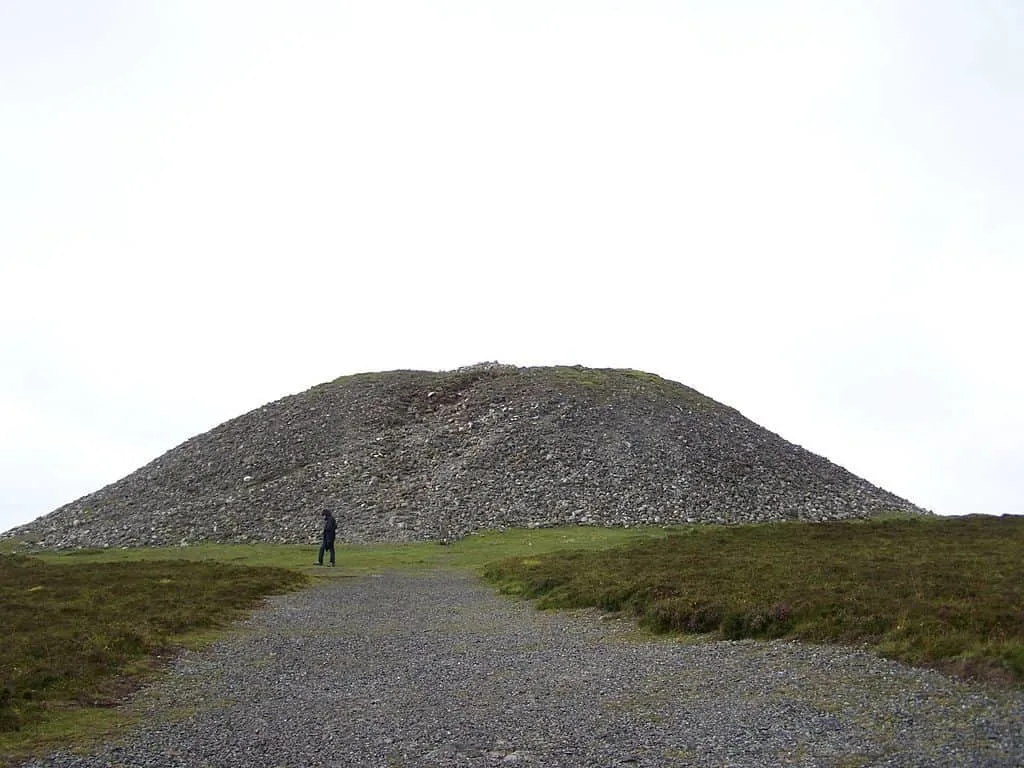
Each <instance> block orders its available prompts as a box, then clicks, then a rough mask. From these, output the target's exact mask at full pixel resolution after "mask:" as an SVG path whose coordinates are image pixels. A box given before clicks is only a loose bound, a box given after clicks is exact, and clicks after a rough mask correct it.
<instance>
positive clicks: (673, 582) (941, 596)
mask: <svg viewBox="0 0 1024 768" xmlns="http://www.w3.org/2000/svg"><path fill="white" fill-rule="evenodd" d="M484 573H485V576H486V577H487V578H488V579H489V580H491V581H492V582H495V583H497V584H498V585H499V586H500V587H501V589H502V590H503V591H504V592H506V593H509V594H515V595H520V596H523V597H529V598H535V599H537V601H538V605H539V606H540V607H542V608H577V607H585V606H595V607H599V608H602V609H604V610H607V611H623V612H626V613H628V614H630V615H633V616H635V617H636V618H637V619H638V620H639V622H640V624H641V625H642V626H645V627H647V628H649V629H651V630H653V631H655V632H662V633H667V632H675V633H711V634H713V635H715V636H718V637H721V638H725V639H741V638H751V637H752V638H778V637H786V638H794V639H799V640H804V641H809V642H816V643H843V644H851V645H867V646H869V647H871V648H873V649H874V650H876V651H877V652H879V653H880V654H882V655H885V656H888V657H890V658H894V659H899V660H901V661H905V662H908V663H911V664H918V665H929V666H936V667H940V668H942V669H944V670H946V671H949V672H954V673H957V674H962V675H971V676H977V677H983V678H986V679H989V680H992V681H999V682H1005V683H1010V684H1015V685H1021V684H1024V517H1009V516H1007V517H1002V518H993V517H980V516H979V517H962V518H936V519H928V518H920V519H908V520H890V521H873V522H847V523H829V524H818V525H808V524H801V523H780V524H766V525H751V526H742V527H735V528H722V527H713V526H706V527H695V528H691V529H688V530H686V531H685V532H681V533H676V534H673V535H671V536H669V537H667V538H663V539H659V540H652V541H645V542H637V543H634V544H632V545H629V546H626V547H622V548H617V549H612V550H606V551H602V552H593V551H584V550H578V551H575V552H561V553H558V554H557V555H554V556H539V557H538V556H528V557H522V556H519V557H511V558H507V559H505V560H503V561H500V562H497V563H494V564H492V565H490V566H488V567H487V568H486V569H485V571H484Z"/></svg>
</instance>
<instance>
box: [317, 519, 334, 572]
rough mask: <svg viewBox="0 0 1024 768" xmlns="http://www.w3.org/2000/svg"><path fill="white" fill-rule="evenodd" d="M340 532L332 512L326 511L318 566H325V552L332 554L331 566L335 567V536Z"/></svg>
mask: <svg viewBox="0 0 1024 768" xmlns="http://www.w3.org/2000/svg"><path fill="white" fill-rule="evenodd" d="M337 531H338V524H337V523H336V522H335V520H334V515H332V514H331V510H329V509H325V510H324V537H323V543H322V544H320V554H319V556H318V557H317V563H316V564H317V565H323V564H324V552H330V553H331V565H334V535H335V533H337Z"/></svg>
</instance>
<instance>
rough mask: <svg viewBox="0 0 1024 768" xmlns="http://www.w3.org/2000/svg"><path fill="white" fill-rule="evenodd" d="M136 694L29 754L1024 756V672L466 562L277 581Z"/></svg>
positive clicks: (316, 760) (855, 761) (753, 758)
mask: <svg viewBox="0 0 1024 768" xmlns="http://www.w3.org/2000/svg"><path fill="white" fill-rule="evenodd" d="M332 575H333V574H332ZM132 706H135V707H141V708H142V709H143V711H144V712H145V713H146V716H145V717H144V723H145V724H144V725H143V726H141V727H140V728H138V729H136V730H133V731H132V732H130V733H128V734H127V735H126V736H125V738H124V740H123V741H122V742H121V743H118V744H110V745H106V746H104V747H103V748H102V750H100V751H98V752H96V753H94V754H92V755H89V756H85V757H78V756H72V755H67V754H58V755H54V756H52V757H49V758H47V759H44V760H40V761H36V762H32V763H28V764H27V765H31V766H40V767H41V766H47V767H50V768H53V767H56V768H70V767H71V766H74V767H75V768H86V767H92V766H126V767H129V766H130V767H136V766H138V767H141V766H190V767H191V766H211V768H212V767H217V768H232V767H233V766H245V768H252V767H253V766H282V767H283V766H289V767H291V766H295V767H299V766H301V767H303V768H311V767H312V766H367V767H372V766H757V767H758V768H762V767H763V766H790V765H794V766H843V767H852V766H1015V767H1019V766H1022V765H1024V693H1021V692H1019V691H1000V690H990V689H988V688H985V687H981V686H977V685H972V684H967V683H961V682H957V681H953V680H950V679H949V678H946V677H944V676H942V675H940V674H938V673H934V672H930V671H925V670H919V669H912V668H908V667H905V666H902V665H899V664H895V663H892V662H889V661H886V660H883V659H879V658H877V657H875V656H872V655H870V654H867V653H863V652H859V651H855V650H850V649H842V648H831V647H814V646H803V645H799V644H795V643H788V642H772V643H754V642H738V643H726V642H697V643H692V644H681V643H677V642H671V641H643V640H638V639H637V636H636V633H635V632H634V631H633V630H632V628H631V626H630V625H629V624H628V623H626V622H623V621H618V620H602V619H601V617H599V616H597V615H596V614H593V613H582V614H580V613H577V614H566V613H559V614H555V613H543V612H538V611H536V610H534V609H533V608H532V607H531V606H530V605H529V604H527V603H523V602H515V601H511V600H507V599H505V598H502V597H500V596H498V595H496V594H495V593H494V592H493V591H492V590H491V589H490V588H488V587H487V586H486V585H484V584H482V583H481V582H479V581H477V580H475V579H474V578H473V577H472V576H470V575H467V574H464V573H458V572H447V571H444V572H440V571H439V572H429V573H416V574H411V573H385V574H382V575H378V576H366V577H359V578H340V577H339V578H332V579H330V580H328V581H326V582H324V583H322V584H320V585H318V586H316V587H313V588H311V589H308V590H306V591H303V592H300V593H295V594H290V595H283V596H280V597H274V598H271V599H270V600H268V601H267V604H266V607H265V608H264V609H262V610H260V611H259V612H257V613H256V614H255V615H254V616H253V617H252V618H251V619H250V620H249V621H247V622H245V623H244V624H243V625H242V627H241V631H239V632H237V633H233V634H232V635H231V636H230V637H228V638H226V639H224V640H222V641H220V642H218V643H217V644H215V645H213V646H211V647H209V648H207V649H205V650H203V651H200V652H195V653H186V654H185V655H183V656H182V657H181V658H180V659H179V660H178V662H177V663H176V665H175V666H174V668H173V670H172V672H171V674H170V675H169V676H168V677H167V678H166V679H165V680H164V681H162V682H161V683H159V684H157V685H154V686H153V687H151V688H150V689H148V690H147V691H146V692H144V693H143V694H142V695H141V696H140V697H139V698H138V700H137V701H136V702H135V703H134V704H133V705H132Z"/></svg>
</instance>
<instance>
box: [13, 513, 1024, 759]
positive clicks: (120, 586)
mask: <svg viewBox="0 0 1024 768" xmlns="http://www.w3.org/2000/svg"><path fill="white" fill-rule="evenodd" d="M17 549H18V547H17V545H16V543H10V542H6V543H5V544H4V549H0V553H2V552H10V551H12V550H17ZM315 561H316V548H315V547H311V546H275V545H213V544H210V545H200V546H191V547H172V548H164V549H125V550H122V549H108V550H88V551H75V552H65V553H39V554H35V555H32V556H30V557H25V556H20V555H12V554H0V626H3V627H4V628H5V630H6V633H5V637H4V642H3V643H2V644H0V686H2V687H0V765H3V764H4V763H5V759H6V761H9V760H11V759H13V758H14V757H18V756H24V755H29V754H40V753H42V752H44V751H46V750H48V749H51V748H53V747H54V746H57V745H67V744H85V743H88V741H89V740H90V739H94V738H99V737H102V736H103V735H105V734H107V733H109V732H110V729H112V728H114V727H116V726H117V725H118V724H119V723H122V722H123V718H124V716H125V714H124V713H123V712H122V711H121V710H114V709H113V708H112V707H110V705H111V704H114V703H117V702H119V701H121V700H123V697H124V694H125V693H126V692H127V691H130V690H132V689H133V687H137V686H138V685H139V684H140V682H143V681H145V680H147V679H149V678H150V677H151V676H152V674H153V673H154V671H155V670H158V669H159V667H160V665H161V663H162V661H163V660H166V659H167V658H169V657H170V656H171V655H172V654H173V653H174V652H175V649H176V648H180V647H182V646H187V645H196V644H201V643H202V642H205V641H208V640H209V639H211V638H212V637H215V636H216V632H217V631H219V630H220V629H222V628H224V627H226V626H228V625H229V624H230V622H232V621H233V620H235V619H236V618H238V617H239V616H242V615H244V614H245V613H246V612H247V611H250V610H251V609H252V608H253V607H254V606H255V605H256V604H257V603H258V601H259V600H260V599H261V598H262V597H263V596H265V595H268V594H273V593H279V592H282V591H288V590H292V589H296V588H301V587H302V586H303V585H305V584H308V583H311V581H313V580H315V579H317V578H346V577H352V576H357V575H360V574H364V573H368V572H373V571H383V570H387V569H394V568H398V569H418V568H426V569H429V568H462V569H472V570H475V571H477V572H479V573H482V574H484V575H485V576H486V578H488V579H490V580H491V581H492V582H494V583H495V584H496V585H497V586H498V587H499V588H500V589H502V590H503V591H505V592H506V593H509V594H513V595H518V596H522V597H527V598H535V599H536V600H537V602H538V605H539V606H541V607H546V608H558V607H573V608H575V607H585V606H596V607H599V608H602V609H604V610H608V611H622V612H625V613H627V614H629V615H633V616H636V617H637V619H638V620H639V622H640V623H641V624H642V625H643V626H645V627H647V628H648V629H650V630H652V631H655V632H662V633H683V634H692V633H710V634H711V635H713V636H719V637H724V638H741V637H762V638H772V637H791V638H797V639H801V640H806V641H810V642H838V643H848V644H866V645H868V646H870V647H872V648H874V649H875V650H877V651H878V652H880V653H882V654H884V655H887V656H890V657H893V658H897V659H901V660H904V661H907V662H910V663H914V664H927V665H933V666H939V667H942V668H944V669H946V670H947V671H952V672H955V673H958V674H976V675H980V676H983V677H986V678H987V679H990V680H992V681H995V682H998V683H1000V684H1009V685H1022V684H1024V517H1014V518H1010V517H1005V518H992V517H966V518H928V519H911V520H898V519H897V520H889V521H873V522H853V523H829V524H818V525H813V524H801V523H784V524H772V525H754V526H739V527H719V526H692V527H685V528H679V529H668V530H666V529H658V528H650V529H606V528H590V527H571V528H555V529H536V530H510V531H503V532H487V533H482V534H478V535H474V536H469V537H467V538H465V539H463V540H461V541H457V542H454V543H452V544H450V545H445V546H442V545H439V544H436V543H415V544H401V545H372V546H341V547H339V548H338V567H337V568H317V567H315V566H314V565H313V564H314V563H315Z"/></svg>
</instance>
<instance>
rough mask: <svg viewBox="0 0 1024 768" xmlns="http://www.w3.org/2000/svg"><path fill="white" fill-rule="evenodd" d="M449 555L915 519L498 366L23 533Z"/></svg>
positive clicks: (262, 428)
mask: <svg viewBox="0 0 1024 768" xmlns="http://www.w3.org/2000/svg"><path fill="white" fill-rule="evenodd" d="M325 507H330V508H331V509H333V510H334V511H335V514H336V517H337V519H338V526H339V531H338V533H339V538H340V539H341V540H343V541H349V542H365V541H404V540H420V539H428V540H429V539H434V540H450V539H454V538H458V537H461V536H464V535H466V534H467V533H470V532H472V531H474V530H478V529H481V528H493V527H502V526H547V525H555V524H562V523H579V524H593V525H636V524H670V523H682V522H712V523H737V522H751V521H764V520H782V519H801V520H815V521H824V520H834V519H845V518H854V517H870V516H873V515H876V514H879V513H885V512H891V511H906V512H912V513H920V512H922V510H920V509H918V508H917V507H915V506H914V505H913V504H911V503H910V502H908V501H906V500H905V499H901V498H899V497H897V496H894V495H893V494H891V493H889V492H887V491H884V490H882V489H880V488H877V487H875V486H873V485H872V484H870V483H869V482H867V481H866V480H863V479H861V478H859V477H856V476H855V475H853V474H851V473H850V472H848V471H846V470H845V469H843V468H842V467H839V466H837V465H835V464H833V463H831V462H830V461H828V460H826V459H824V458H822V457H820V456H817V455H815V454H813V453H810V452H808V451H806V450H804V449H802V448H800V447H799V446H796V445H793V444H791V443H789V442H787V441H785V440H784V439H782V438H781V437H779V436H778V435H776V434H774V433H772V432H769V431H768V430H766V429H764V428H762V427H760V426H758V425H757V424H755V423H754V422H752V421H750V420H749V419H746V418H745V417H743V416H742V415H741V414H740V413H739V412H738V411H736V410H734V409H732V408H729V407H727V406H725V405H722V404H720V403H717V402H715V401H714V400H712V399H710V398H708V397H706V396H704V395H702V394H700V393H699V392H697V391H695V390H693V389H690V388H688V387H686V386H683V385H682V384H678V383H675V382H672V381H668V380H665V379H661V378H659V377H657V376H654V375H651V374H647V373H642V372H639V371H629V370H595V369H587V368H580V367H571V368H570V367H544V368H515V367H512V366H503V365H498V364H495V363H488V364H481V365H477V366H471V367H468V368H462V369H459V370H456V371H450V372H442V373H435V372H425V371H392V372H385V373H366V374H359V375H355V376H347V377H343V378H340V379H337V380H335V381H332V382H328V383H325V384H321V385H319V386H316V387H313V388H312V389H309V390H307V391H305V392H302V393H300V394H297V395H292V396H289V397H285V398H282V399H280V400H277V401H275V402H272V403H269V404H267V405H265V406H263V407H261V408H258V409H256V410H254V411H251V412H249V413H246V414H244V415H242V416H239V417H237V418H235V419H232V420H230V421H228V422H225V423H224V424H221V425H220V426H218V427H215V428H214V429H211V430H210V431H208V432H206V433H204V434H201V435H197V436H195V437H193V438H191V439H189V440H187V441H185V442H184V443H182V444H181V445H179V446H177V447H175V448H172V449H171V450H170V451H168V452H167V453H165V454H164V455H162V456H160V457H159V458H157V459H155V460H154V461H152V462H150V463H149V464H147V465H145V466H143V467H141V468H140V469H138V470H136V471H135V472H133V473H132V474H130V475H128V476H127V477H125V478H123V479H121V480H119V481H117V482H115V483H113V484H111V485H108V486H106V487H105V488H102V489H101V490H99V491H97V492H95V493H93V494H90V495H88V496H85V497H83V498H81V499H78V500H76V501H74V502H72V503H70V504H67V505H65V506H63V507H60V508H59V509H57V510H55V511H53V512H51V513H50V514H48V515H46V516H44V517H41V518H39V519H38V520H35V521H33V522H32V523H29V524H28V525H25V526H22V527H21V528H17V529H14V530H13V531H11V532H9V533H8V534H7V536H19V537H22V538H23V539H25V540H27V541H29V542H32V543H33V544H35V545H37V546H40V547H47V548H65V547H80V546H88V547H97V546H99V547H105V546H139V545H177V544H185V543H190V542H196V541H201V540H211V541H223V542H246V541H268V542H291V543H300V542H312V541H315V540H316V538H317V535H318V528H319V522H320V517H319V513H320V511H321V510H322V509H324V508H325Z"/></svg>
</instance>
